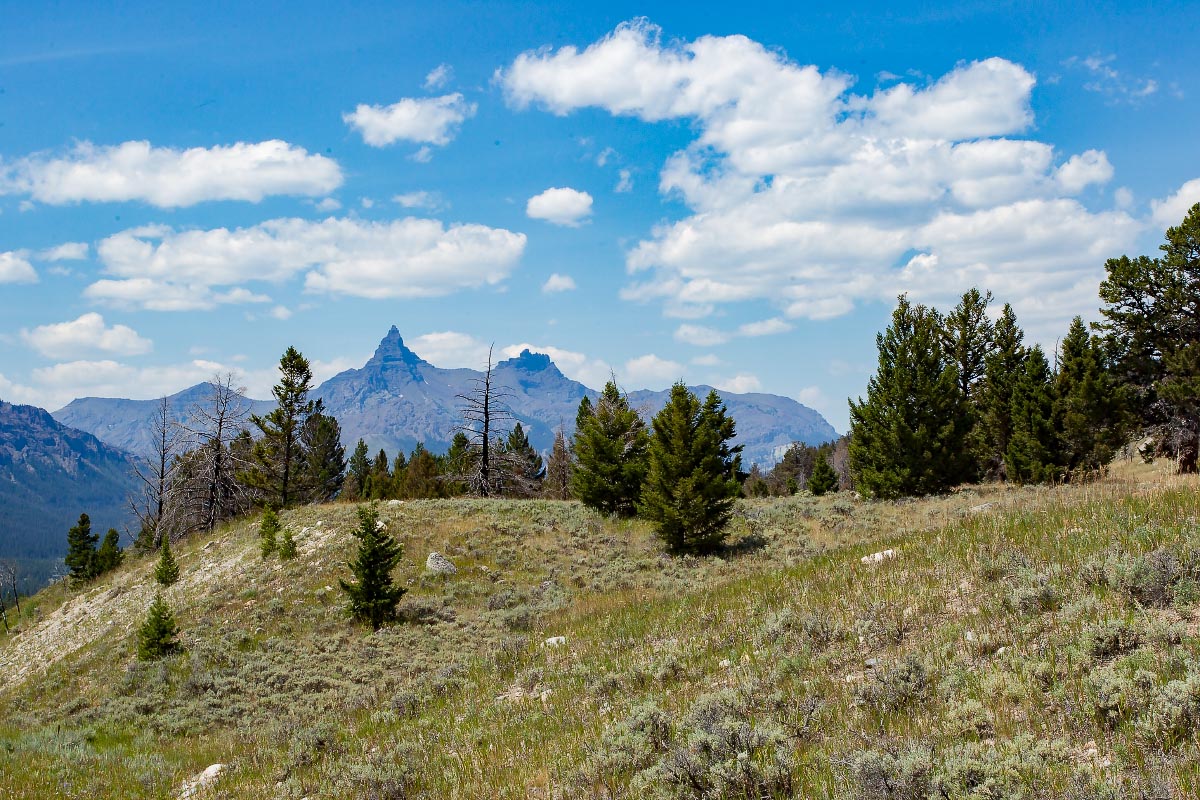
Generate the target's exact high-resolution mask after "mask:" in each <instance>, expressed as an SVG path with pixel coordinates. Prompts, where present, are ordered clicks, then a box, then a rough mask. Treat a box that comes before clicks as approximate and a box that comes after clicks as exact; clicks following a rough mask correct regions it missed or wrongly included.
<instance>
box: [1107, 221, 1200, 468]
mask: <svg viewBox="0 0 1200 800" xmlns="http://www.w3.org/2000/svg"><path fill="white" fill-rule="evenodd" d="M1159 250H1160V251H1161V252H1162V255H1161V256H1159V257H1157V258H1149V257H1147V256H1139V257H1137V258H1132V259H1131V258H1129V257H1128V256H1121V257H1120V258H1113V259H1109V260H1108V262H1107V263H1106V264H1105V265H1104V268H1105V271H1106V272H1107V277H1106V278H1105V280H1104V282H1103V283H1101V284H1100V298H1101V299H1102V300H1103V301H1104V302H1105V307H1104V308H1102V309H1101V313H1102V314H1103V315H1104V317H1105V323H1104V325H1102V326H1101V327H1102V328H1103V329H1104V330H1106V331H1107V333H1108V337H1109V346H1110V348H1111V350H1112V351H1114V352H1115V354H1116V366H1117V368H1118V370H1119V380H1120V382H1122V383H1124V384H1125V385H1127V386H1129V387H1130V389H1132V393H1131V398H1130V399H1132V400H1134V401H1135V409H1136V410H1137V412H1138V413H1139V414H1140V416H1141V418H1142V422H1143V424H1144V425H1146V426H1148V427H1157V428H1159V429H1160V430H1161V431H1162V432H1163V433H1164V434H1165V439H1166V442H1167V444H1168V446H1169V447H1170V448H1171V449H1172V450H1173V451H1174V452H1175V454H1176V456H1177V458H1178V459H1179V470H1180V472H1195V471H1196V470H1197V468H1198V467H1197V458H1198V455H1200V311H1198V309H1200V203H1197V204H1196V205H1194V206H1192V207H1191V209H1189V210H1188V212H1187V215H1186V216H1185V217H1184V219H1183V221H1182V222H1181V223H1180V224H1179V225H1177V226H1175V227H1172V228H1168V229H1167V234H1166V241H1165V242H1163V244H1162V245H1161V246H1160V247H1159Z"/></svg>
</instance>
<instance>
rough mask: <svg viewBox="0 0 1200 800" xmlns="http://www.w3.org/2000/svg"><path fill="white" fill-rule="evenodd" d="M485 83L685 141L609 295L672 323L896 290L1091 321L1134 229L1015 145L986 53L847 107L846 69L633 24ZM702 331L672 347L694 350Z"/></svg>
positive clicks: (1011, 118) (1082, 178) (841, 306)
mask: <svg viewBox="0 0 1200 800" xmlns="http://www.w3.org/2000/svg"><path fill="white" fill-rule="evenodd" d="M497 78H498V81H499V83H500V85H501V86H502V88H503V89H504V91H505V93H506V96H507V98H508V101H509V103H510V104H511V105H513V106H514V107H516V108H525V107H530V106H533V107H539V108H543V109H545V110H547V111H549V112H551V113H554V114H559V115H565V114H569V113H571V112H573V111H576V110H578V109H583V108H599V109H602V110H605V111H607V112H609V113H611V114H613V115H620V116H631V117H636V118H638V119H641V120H643V121H645V122H647V123H652V122H656V121H660V120H685V121H689V122H691V123H692V124H693V125H694V126H695V130H696V136H695V140H694V141H693V142H692V143H691V144H690V145H689V146H688V147H686V148H685V149H683V150H681V151H679V152H677V153H674V154H673V155H672V156H670V157H669V158H668V160H667V161H666V163H665V164H664V165H663V168H662V171H661V174H660V179H659V189H660V191H661V192H662V193H663V194H664V195H665V196H669V197H671V198H675V199H678V200H681V201H682V202H683V203H685V204H686V205H687V207H688V208H689V209H690V211H691V213H690V214H688V215H686V216H684V217H683V218H682V219H679V220H677V221H674V222H667V223H663V224H660V225H658V226H656V227H655V228H654V229H653V230H652V231H651V233H650V235H649V236H647V237H646V238H644V239H643V240H642V241H641V242H640V243H638V244H637V245H635V246H634V247H632V248H631V249H630V250H629V252H628V254H627V268H628V269H629V271H630V273H631V275H632V276H633V277H632V279H631V283H630V284H629V285H627V286H626V287H625V289H624V290H623V291H622V297H623V298H625V299H627V300H633V301H641V302H645V301H649V300H658V301H661V302H662V303H663V309H664V313H666V314H667V315H668V316H675V317H683V318H690V319H696V318H700V317H704V316H707V315H709V314H712V313H714V312H715V311H716V310H717V308H718V307H719V306H721V305H722V304H730V303H741V302H749V301H767V302H770V303H772V304H774V305H775V306H776V307H777V308H778V309H779V310H780V311H781V312H782V314H783V315H784V316H786V317H789V318H796V317H807V318H812V319H823V318H829V317H835V316H838V315H841V314H845V313H847V312H848V311H850V310H851V309H853V308H854V306H855V304H856V303H859V302H863V301H883V302H888V303H890V302H892V300H894V298H895V295H896V294H897V293H898V292H901V291H913V292H914V293H919V294H920V295H921V297H922V299H924V300H928V301H930V302H945V301H953V300H954V299H955V298H956V297H957V296H958V295H960V294H961V293H962V292H963V291H965V290H966V289H967V288H969V287H970V286H971V285H972V284H977V285H979V287H980V288H982V289H992V290H993V291H995V292H996V294H997V296H998V297H1002V298H1003V299H1004V300H1006V301H1010V302H1012V303H1013V304H1014V306H1015V307H1016V308H1017V311H1018V314H1021V315H1022V316H1023V317H1024V316H1026V315H1027V314H1030V313H1035V314H1043V315H1049V317H1052V318H1053V319H1054V320H1056V324H1058V323H1061V324H1065V320H1067V319H1069V318H1070V316H1072V315H1074V314H1075V313H1086V312H1087V311H1088V310H1089V309H1093V308H1094V307H1095V287H1096V284H1097V283H1098V282H1099V280H1100V279H1101V278H1102V277H1103V263H1104V257H1105V256H1106V255H1110V254H1111V253H1112V252H1121V251H1122V250H1123V249H1128V248H1129V247H1131V246H1132V245H1133V244H1134V243H1135V241H1136V239H1137V237H1138V236H1139V235H1140V233H1141V231H1142V230H1143V229H1144V221H1140V220H1137V219H1134V218H1133V217H1131V216H1130V215H1129V214H1128V213H1127V212H1126V211H1125V210H1122V209H1113V210H1096V211H1092V210H1089V209H1087V208H1085V207H1084V206H1083V205H1081V204H1080V203H1079V202H1078V201H1077V200H1076V199H1075V196H1076V195H1078V194H1079V193H1081V192H1082V191H1083V190H1085V189H1086V188H1087V187H1089V186H1093V185H1096V184H1103V183H1106V182H1107V181H1109V180H1110V179H1111V178H1112V176H1113V169H1112V165H1111V164H1110V163H1109V161H1108V158H1107V156H1106V154H1105V153H1103V152H1101V151H1099V150H1087V151H1086V152H1083V153H1079V154H1074V155H1072V154H1061V153H1059V152H1058V151H1057V150H1056V149H1055V147H1054V146H1053V145H1051V144H1048V143H1045V142H1040V141H1036V140H1034V139H1032V138H1028V132H1029V131H1030V130H1031V129H1033V126H1034V124H1035V122H1036V120H1035V118H1034V113H1033V104H1032V96H1033V90H1034V87H1035V86H1036V78H1035V76H1034V75H1033V74H1032V73H1031V72H1030V71H1028V70H1027V69H1025V68H1024V67H1022V66H1021V65H1020V64H1017V63H1014V62H1012V61H1008V60H1005V59H1002V58H989V59H985V60H982V61H971V62H964V63H960V64H959V65H957V66H956V67H954V68H953V69H952V70H950V71H949V72H947V73H946V74H944V75H942V76H940V77H936V78H935V79H933V80H931V81H928V82H926V81H920V80H917V79H911V80H903V81H900V82H898V83H892V82H890V81H889V83H888V85H887V86H886V87H882V88H878V89H875V90H874V91H866V92H864V93H861V94H859V93H854V92H852V91H851V90H852V87H853V84H854V79H853V78H852V77H851V76H849V75H847V74H846V73H843V72H839V71H836V70H827V71H822V70H821V69H819V68H817V67H815V66H811V65H803V64H799V63H796V62H794V61H792V60H790V59H789V58H788V57H787V56H786V55H784V54H783V53H781V52H780V51H779V50H777V49H772V48H768V47H765V46H764V45H762V44H760V43H758V42H755V41H753V40H751V39H749V38H747V37H744V36H702V37H700V38H697V39H695V40H692V41H670V42H668V41H665V40H664V37H663V36H662V33H661V31H660V30H659V29H658V28H657V27H655V26H653V25H651V24H649V23H647V22H644V21H638V22H632V23H627V24H624V25H621V26H619V27H618V28H617V29H616V30H614V31H613V32H612V33H610V34H609V35H607V36H605V37H603V38H602V39H600V40H599V41H596V42H594V43H592V44H591V45H588V46H587V47H585V48H583V49H580V48H577V47H572V46H567V47H562V48H559V49H557V50H555V49H551V48H543V49H540V50H534V51H530V52H527V53H524V54H522V55H520V56H518V57H517V58H516V59H515V60H514V61H513V62H512V63H511V64H510V65H509V66H508V67H507V68H505V69H503V70H501V71H499V72H498V74H497ZM1021 137H1025V138H1021ZM1164 213H1166V212H1164ZM1018 221H1020V222H1021V223H1022V224H1023V223H1025V222H1027V223H1029V224H1030V226H1031V228H1030V229H1022V228H1021V227H1020V225H1019V224H1018ZM985 223H993V224H998V225H1000V226H1002V227H1003V228H1004V230H1005V237H1008V238H1005V237H1001V236H997V235H994V233H995V232H994V230H993V229H989V228H988V227H987V225H986V224H985ZM1055 231H1057V235H1054V233H1053V232H1055ZM914 253H915V254H916V255H915V256H914ZM1098 256H1100V257H1098ZM1042 270H1045V271H1046V274H1039V271H1042ZM780 321H781V322H782V320H780ZM772 324H773V325H776V326H777V325H778V324H779V323H772ZM700 327H701V326H693V327H691V328H687V327H685V328H682V329H681V331H682V333H681V334H679V335H680V336H683V337H685V338H686V337H688V336H691V337H692V338H699V339H702V338H704V336H705V334H704V333H703V331H700V330H698V329H699V328H700ZM741 333H742V335H753V334H752V333H749V332H741ZM708 338H710V339H711V338H712V336H711V334H710V335H708Z"/></svg>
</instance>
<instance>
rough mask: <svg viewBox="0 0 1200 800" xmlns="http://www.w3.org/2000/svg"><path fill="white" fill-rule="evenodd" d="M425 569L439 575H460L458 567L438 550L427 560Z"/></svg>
mask: <svg viewBox="0 0 1200 800" xmlns="http://www.w3.org/2000/svg"><path fill="white" fill-rule="evenodd" d="M425 569H426V570H428V571H429V572H432V573H435V574H437V575H456V574H458V567H456V566H454V564H453V563H451V561H450V559H448V558H446V557H445V556H444V555H442V554H441V553H439V552H437V551H436V550H435V551H434V552H432V553H430V554H429V558H427V559H425Z"/></svg>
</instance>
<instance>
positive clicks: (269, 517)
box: [258, 506, 283, 558]
mask: <svg viewBox="0 0 1200 800" xmlns="http://www.w3.org/2000/svg"><path fill="white" fill-rule="evenodd" d="M282 527H283V526H282V525H280V524H279V515H278V514H276V513H275V509H273V508H271V507H270V506H267V507H266V508H264V509H263V513H262V519H261V520H259V523H258V545H259V548H258V549H259V550H260V551H261V552H262V557H263V558H268V557H270V556H271V555H272V554H273V553H274V552H275V551H276V550H278V549H279V530H280V528H282Z"/></svg>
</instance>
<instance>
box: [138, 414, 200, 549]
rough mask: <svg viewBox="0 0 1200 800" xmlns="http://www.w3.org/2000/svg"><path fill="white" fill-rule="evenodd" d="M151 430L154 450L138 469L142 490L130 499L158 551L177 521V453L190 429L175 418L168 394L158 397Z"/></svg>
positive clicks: (142, 528) (181, 448)
mask: <svg viewBox="0 0 1200 800" xmlns="http://www.w3.org/2000/svg"><path fill="white" fill-rule="evenodd" d="M150 429H151V432H152V433H153V434H154V452H153V453H152V454H151V457H150V458H149V459H148V460H147V461H146V462H145V464H144V465H143V464H139V465H138V466H137V467H136V469H135V474H136V475H137V477H138V479H139V480H140V481H141V482H142V490H141V492H140V494H139V495H138V496H135V497H131V498H130V500H129V504H130V507H131V508H132V509H133V513H134V514H135V515H136V516H137V519H138V522H139V523H140V524H141V531H142V533H143V534H147V533H148V534H149V535H150V536H151V540H152V543H153V545H154V549H155V550H157V549H158V548H159V547H160V546H162V537H163V533H164V532H165V533H166V534H167V535H168V536H169V535H170V533H171V527H172V522H174V521H175V520H173V519H172V517H174V516H175V514H174V512H176V511H177V510H178V509H177V508H175V506H174V503H173V500H174V496H175V494H176V493H177V490H178V488H179V487H178V486H177V485H176V483H175V478H176V475H177V473H178V469H179V463H180V462H179V458H178V456H180V455H182V452H181V451H182V450H183V448H184V446H185V444H186V442H187V435H188V432H187V431H186V430H185V429H184V427H183V425H182V424H181V421H180V420H178V419H176V418H175V415H174V414H173V413H172V411H171V404H170V402H169V401H168V400H167V398H165V397H163V398H160V399H159V401H158V406H157V407H156V408H155V409H154V417H153V419H152V420H151V422H150Z"/></svg>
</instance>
